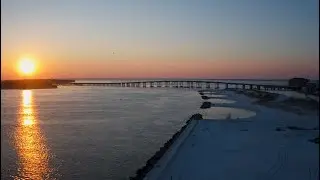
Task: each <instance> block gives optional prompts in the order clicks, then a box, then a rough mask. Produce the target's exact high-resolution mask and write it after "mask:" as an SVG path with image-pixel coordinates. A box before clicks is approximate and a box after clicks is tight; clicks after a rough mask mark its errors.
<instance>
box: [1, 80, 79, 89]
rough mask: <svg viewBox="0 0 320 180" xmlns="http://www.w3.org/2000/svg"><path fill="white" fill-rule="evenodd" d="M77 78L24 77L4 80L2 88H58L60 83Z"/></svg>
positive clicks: (70, 81)
mask: <svg viewBox="0 0 320 180" xmlns="http://www.w3.org/2000/svg"><path fill="white" fill-rule="evenodd" d="M72 82H75V80H65V79H63V80H62V79H23V80H3V81H1V89H50V88H57V85H59V84H68V83H72Z"/></svg>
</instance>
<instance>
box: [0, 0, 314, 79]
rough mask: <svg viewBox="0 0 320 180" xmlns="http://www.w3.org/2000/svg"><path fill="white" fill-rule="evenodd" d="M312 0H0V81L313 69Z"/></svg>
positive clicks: (279, 75) (250, 75)
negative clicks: (26, 64)
mask: <svg viewBox="0 0 320 180" xmlns="http://www.w3.org/2000/svg"><path fill="white" fill-rule="evenodd" d="M318 5H319V0H197V1H194V0H183V1H182V0H176V1H171V0H163V1H159V0H135V1H133V0H46V1H43V0H1V79H17V78H23V77H22V76H21V74H19V73H18V72H17V71H16V69H17V62H18V61H19V60H20V59H21V58H23V57H28V58H32V59H34V61H35V62H36V67H37V70H36V72H35V73H34V74H33V76H34V78H213V79H261V78H263V79H286V78H291V77H298V76H299V77H306V78H312V79H318V77H319V9H318Z"/></svg>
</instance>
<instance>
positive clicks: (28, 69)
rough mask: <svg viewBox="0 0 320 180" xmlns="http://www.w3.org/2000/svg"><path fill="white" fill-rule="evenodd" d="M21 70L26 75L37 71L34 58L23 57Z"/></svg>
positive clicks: (20, 64)
mask: <svg viewBox="0 0 320 180" xmlns="http://www.w3.org/2000/svg"><path fill="white" fill-rule="evenodd" d="M19 71H20V72H21V73H23V74H25V75H31V74H32V73H34V71H35V64H34V61H33V60H32V59H27V58H25V59H21V61H20V63H19Z"/></svg>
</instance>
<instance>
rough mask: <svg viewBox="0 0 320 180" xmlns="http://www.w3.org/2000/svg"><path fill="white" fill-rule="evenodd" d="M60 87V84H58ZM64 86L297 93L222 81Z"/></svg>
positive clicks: (83, 83) (81, 83)
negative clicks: (248, 90)
mask: <svg viewBox="0 0 320 180" xmlns="http://www.w3.org/2000/svg"><path fill="white" fill-rule="evenodd" d="M58 85H59V84H58ZM61 85H64V86H109V87H136V88H190V89H223V88H224V89H250V90H276V91H295V90H298V88H297V87H292V86H281V85H267V84H249V83H236V82H222V81H201V80H193V81H190V80H179V81H173V80H162V81H131V82H130V81H129V82H109V83H94V82H72V83H68V84H61Z"/></svg>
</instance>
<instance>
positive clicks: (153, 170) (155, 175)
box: [130, 90, 319, 179]
mask: <svg viewBox="0 0 320 180" xmlns="http://www.w3.org/2000/svg"><path fill="white" fill-rule="evenodd" d="M210 91H211V90H209V91H208V92H210ZM198 92H199V95H200V97H201V96H206V94H204V92H207V91H198ZM212 92H213V93H215V92H216V91H215V90H213V91H212ZM219 94H228V95H229V96H231V94H232V97H237V98H236V99H237V100H240V101H241V100H242V102H239V101H238V102H237V103H236V104H233V105H230V106H229V107H234V108H237V107H240V108H241V107H242V108H245V109H246V107H249V106H250V107H251V109H257V113H259V114H260V115H258V114H257V115H256V116H257V117H252V118H245V119H244V120H249V121H241V120H233V119H232V120H231V121H230V120H228V121H227V120H223V121H220V122H221V124H228V123H230V122H234V123H240V122H244V123H250V122H251V121H250V120H257V119H264V120H267V118H268V117H263V116H261V114H264V112H263V111H261V112H259V110H258V109H263V108H269V107H267V106H265V104H263V103H262V104H259V103H255V102H259V101H261V100H262V102H264V103H265V102H276V99H277V98H279V96H280V95H277V94H275V93H270V92H257V94H254V95H252V94H250V95H249V96H247V95H246V94H243V93H237V92H235V91H233V90H231V91H230V90H225V91H224V92H223V91H220V93H219ZM240 96H241V97H240ZM239 97H240V98H239ZM287 98H288V97H287ZM202 99H203V100H204V102H205V100H206V99H210V98H202ZM233 99H234V98H231V100H233ZM245 99H247V100H248V99H249V102H244V101H245ZM254 99H255V100H254ZM289 99H290V98H289ZM220 105H221V104H219V106H220ZM222 106H223V105H222ZM256 106H259V107H256ZM271 111H283V109H281V108H277V107H276V108H275V107H271ZM283 113H285V112H283ZM286 113H292V112H286ZM318 115H319V114H318ZM273 116H274V115H273ZM300 116H301V115H300ZM259 117H260V118H259ZM275 117H276V116H275ZM270 118H272V116H271V117H270ZM288 118H290V117H288ZM191 121H195V120H194V119H191V118H190V119H189V120H188V121H187V123H186V125H184V126H183V127H182V128H181V129H180V130H179V131H178V132H177V133H179V135H181V134H182V133H183V131H184V130H185V129H186V128H188V127H187V126H189V124H190V122H191ZM196 121H197V120H196ZM208 121H209V122H210V121H211V120H207V119H204V120H200V121H198V122H201V123H200V124H207V122H208ZM213 122H214V121H213ZM262 122H263V121H261V123H262ZM210 123H211V122H210ZM234 123H233V124H234ZM263 123H265V122H263ZM263 123H262V124H263ZM309 123H310V122H309ZM197 124H198V123H197ZM279 124H282V127H281V126H279ZM285 124H286V123H284V122H280V121H279V122H275V123H274V125H273V126H274V129H273V131H275V132H276V131H280V130H279V129H281V128H282V129H281V131H283V132H292V131H297V130H300V131H303V132H305V131H319V124H317V127H316V128H314V127H313V128H310V127H309V128H303V127H301V126H299V125H297V126H290V124H286V126H285ZM306 124H308V123H305V125H306ZM199 126H201V125H199ZM223 126H226V125H223ZM283 127H285V128H283ZM193 128H194V127H193ZM240 131H241V132H247V131H248V127H245V128H242V129H241V130H240ZM177 133H176V134H177ZM198 133H200V132H198ZM176 134H174V135H173V136H172V138H171V139H170V140H168V141H167V143H165V145H164V146H163V147H161V148H160V151H161V150H162V152H161V156H159V151H158V152H157V153H155V155H154V156H153V157H151V158H150V159H154V157H155V156H157V158H156V159H157V160H156V161H152V160H151V161H150V159H149V160H148V161H147V163H146V165H145V166H144V167H143V168H140V169H139V170H137V173H136V176H135V177H131V178H130V179H166V178H160V177H165V176H168V172H167V171H170V172H171V171H172V170H171V169H170V168H169V169H167V166H170V165H168V164H171V161H173V163H179V162H180V161H182V160H181V158H180V159H179V158H178V160H177V159H176V158H175V159H172V157H173V156H175V154H174V153H172V152H170V149H171V148H172V147H174V146H177V145H175V144H176V142H177V141H179V135H178V136H177V135H176ZM315 134H317V133H315ZM192 136H197V133H196V135H195V134H193V135H192ZM190 139H191V137H187V140H190ZM187 140H186V139H183V140H181V139H180V141H183V142H182V143H184V141H187ZM199 141H201V140H199ZM306 141H308V142H309V143H311V142H314V143H319V133H318V136H317V137H316V135H314V136H313V138H311V137H309V139H307V140H306ZM168 142H170V143H168ZM180 143H181V142H180ZM195 143H196V142H195ZM192 146H194V145H193V144H192ZM176 148H177V147H176ZM181 148H182V147H178V149H179V150H176V152H175V153H176V154H177V153H178V155H179V152H177V151H186V150H185V148H182V149H181ZM275 151H276V149H275ZM157 154H158V155H157ZM168 154H171V155H168ZM165 156H172V157H171V159H166V160H163V158H164V157H165ZM179 156H180V155H179ZM181 156H183V155H181ZM185 158H190V157H185ZM161 161H166V162H162V165H159V163H160V164H161ZM150 162H151V163H150ZM163 164H164V165H163ZM161 166H162V167H161ZM163 166H165V167H163ZM159 167H160V169H162V170H157V169H159ZM174 167H175V168H178V167H177V166H174ZM164 169H165V170H164ZM178 169H179V168H178ZM159 171H161V172H159ZM186 173H187V174H189V175H190V173H191V172H190V173H188V172H186ZM167 178H172V176H171V177H167ZM195 178H196V177H195ZM207 178H208V177H207Z"/></svg>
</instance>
